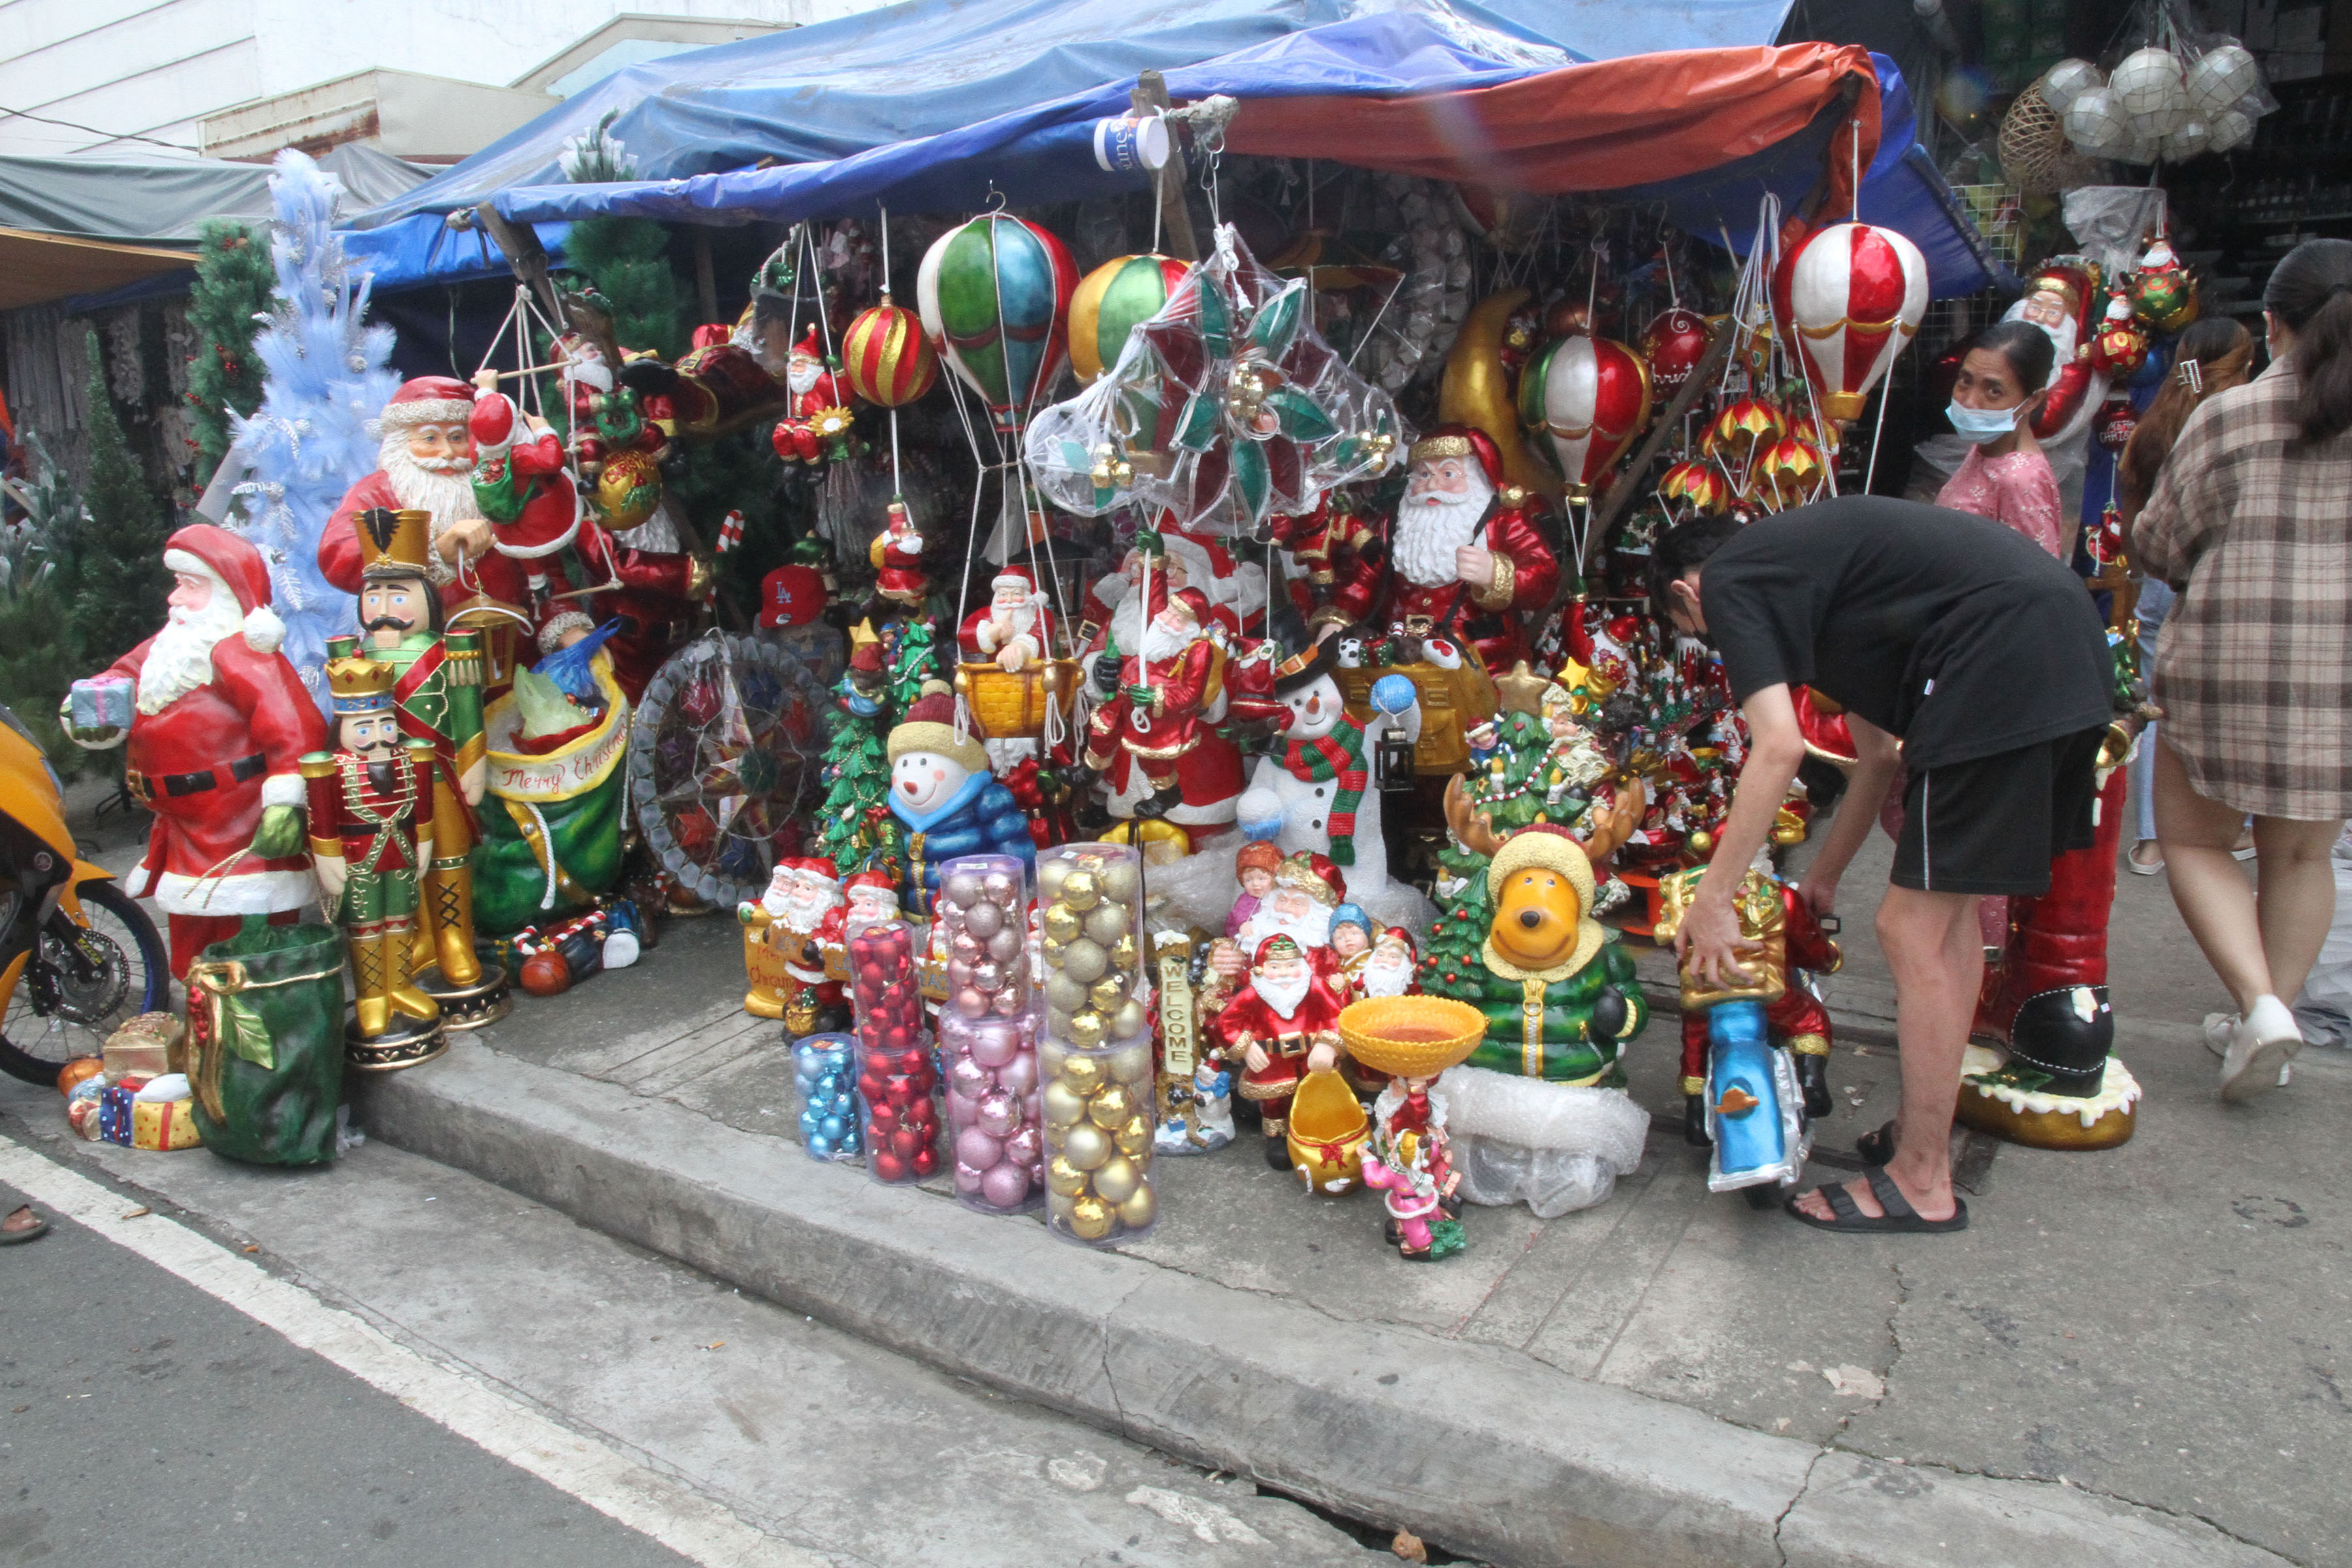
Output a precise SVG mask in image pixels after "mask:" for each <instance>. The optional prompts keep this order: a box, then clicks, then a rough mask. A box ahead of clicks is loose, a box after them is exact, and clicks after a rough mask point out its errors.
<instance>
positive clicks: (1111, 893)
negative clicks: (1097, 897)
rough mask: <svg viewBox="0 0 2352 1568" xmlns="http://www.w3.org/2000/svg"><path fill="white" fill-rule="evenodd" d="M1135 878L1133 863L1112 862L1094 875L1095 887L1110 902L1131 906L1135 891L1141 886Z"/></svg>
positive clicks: (1124, 861)
mask: <svg viewBox="0 0 2352 1568" xmlns="http://www.w3.org/2000/svg"><path fill="white" fill-rule="evenodd" d="M1136 878H1137V873H1136V869H1135V865H1134V862H1132V861H1129V860H1114V861H1112V862H1111V863H1110V864H1109V865H1108V866H1105V867H1104V868H1102V869H1101V870H1099V871H1097V872H1096V873H1095V885H1096V886H1097V888H1099V889H1101V891H1102V896H1103V897H1104V898H1106V899H1108V900H1110V901H1111V902H1113V903H1115V904H1131V903H1133V902H1134V901H1135V890H1136V889H1137V888H1138V887H1139V886H1141V884H1140V883H1139V881H1138V880H1137V879H1136Z"/></svg>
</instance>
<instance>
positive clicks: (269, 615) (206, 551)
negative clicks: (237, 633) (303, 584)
mask: <svg viewBox="0 0 2352 1568" xmlns="http://www.w3.org/2000/svg"><path fill="white" fill-rule="evenodd" d="M163 565H164V567H165V569H166V570H168V571H172V572H184V573H186V574H188V575H189V576H191V577H202V578H205V580H206V581H208V582H210V583H211V584H212V585H213V592H215V594H226V595H229V596H230V597H232V598H234V599H235V600H236V606H237V608H238V609H239V610H241V611H243V612H244V618H245V628H244V629H245V646H246V647H249V648H251V649H252V650H253V651H254V652H256V653H276V652H277V651H278V645H279V644H281V643H283V642H284V641H285V640H286V623H285V622H284V621H281V620H279V619H278V615H277V612H276V611H274V610H272V609H271V608H270V607H269V568H268V567H267V566H265V565H263V564H262V563H261V552H259V551H257V550H256V549H254V547H253V546H252V545H250V544H247V542H245V541H244V540H242V539H239V538H238V537H237V536H236V534H234V533H231V532H230V531H228V530H227V529H226V528H217V527H215V526H214V525H213V524H211V523H209V522H197V523H191V524H189V525H188V526H187V527H186V528H184V529H181V530H180V531H178V532H176V533H174V534H173V535H172V537H171V538H169V539H167V540H165V541H164V542H163Z"/></svg>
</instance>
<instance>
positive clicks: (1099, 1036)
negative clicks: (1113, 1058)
mask: <svg viewBox="0 0 2352 1568" xmlns="http://www.w3.org/2000/svg"><path fill="white" fill-rule="evenodd" d="M1103 1026H1104V1020H1103V1016H1102V1015H1101V1014H1100V1013H1095V1012H1086V1013H1073V1014H1071V1015H1070V1022H1069V1026H1068V1027H1067V1028H1066V1029H1065V1030H1064V1032H1063V1038H1065V1039H1066V1040H1068V1041H1069V1042H1070V1044H1072V1045H1074V1046H1076V1047H1078V1049H1080V1050H1082V1051H1090V1050H1092V1049H1094V1048H1095V1047H1097V1046H1099V1045H1101V1044H1102V1040H1103ZM1087 1065H1088V1066H1089V1067H1091V1066H1093V1065H1094V1064H1093V1063H1091V1062H1089V1063H1088V1064H1087ZM1065 1076H1067V1075H1066V1074H1065Z"/></svg>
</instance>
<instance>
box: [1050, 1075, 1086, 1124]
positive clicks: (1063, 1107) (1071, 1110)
mask: <svg viewBox="0 0 2352 1568" xmlns="http://www.w3.org/2000/svg"><path fill="white" fill-rule="evenodd" d="M1086 1113H1087V1101H1086V1097H1085V1096H1084V1095H1082V1094H1080V1093H1079V1092H1078V1091H1077V1090H1076V1089H1072V1088H1071V1087H1070V1086H1069V1085H1068V1084H1067V1083H1066V1082H1063V1081H1061V1080H1059V1079H1056V1080H1055V1082H1052V1083H1049V1084H1047V1085H1046V1086H1045V1125H1047V1126H1048V1127H1067V1126H1069V1125H1071V1124H1072V1123H1073V1122H1075V1121H1079V1120H1080V1119H1081V1118H1083V1117H1084V1116H1085V1115H1086Z"/></svg>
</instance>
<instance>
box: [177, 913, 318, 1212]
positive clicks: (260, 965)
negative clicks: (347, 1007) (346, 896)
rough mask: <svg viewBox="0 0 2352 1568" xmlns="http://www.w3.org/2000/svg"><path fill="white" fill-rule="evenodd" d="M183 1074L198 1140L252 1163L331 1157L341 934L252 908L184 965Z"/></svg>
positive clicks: (313, 1161)
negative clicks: (239, 925) (274, 918)
mask: <svg viewBox="0 0 2352 1568" xmlns="http://www.w3.org/2000/svg"><path fill="white" fill-rule="evenodd" d="M188 1079H189V1082H190V1084H191V1086H192V1087H193V1088H194V1091H195V1119H196V1131H197V1133H198V1134H199V1135H200V1136H201V1137H202V1138H203V1139H204V1141H205V1147H206V1148H207V1149H210V1150H211V1151H212V1152H214V1153H215V1154H218V1155H221V1156H223V1157H224V1158H226V1159H230V1160H241V1161H244V1162H246V1163H249V1164H256V1165H319V1164H324V1163H327V1162H328V1161H330V1160H332V1159H333V1158H334V1157H335V1108H336V1107H337V1106H338V1105H339V1104H341V1101H342V1098H343V936H342V932H341V931H337V930H336V929H335V928H334V927H332V926H330V925H322V924H320V923H319V922H318V921H307V922H305V923H304V924H301V925H296V926H273V925H270V924H268V922H267V921H266V919H265V918H264V917H262V916H259V915H253V916H249V917H247V920H246V922H245V929H244V930H242V931H239V932H238V933H237V934H236V936H233V937H231V938H230V939H229V940H228V941H226V942H215V943H213V944H212V945H211V946H210V947H208V948H206V949H205V951H204V952H202V953H200V954H198V955H197V958H196V962H195V963H192V964H190V965H189V966H188Z"/></svg>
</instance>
